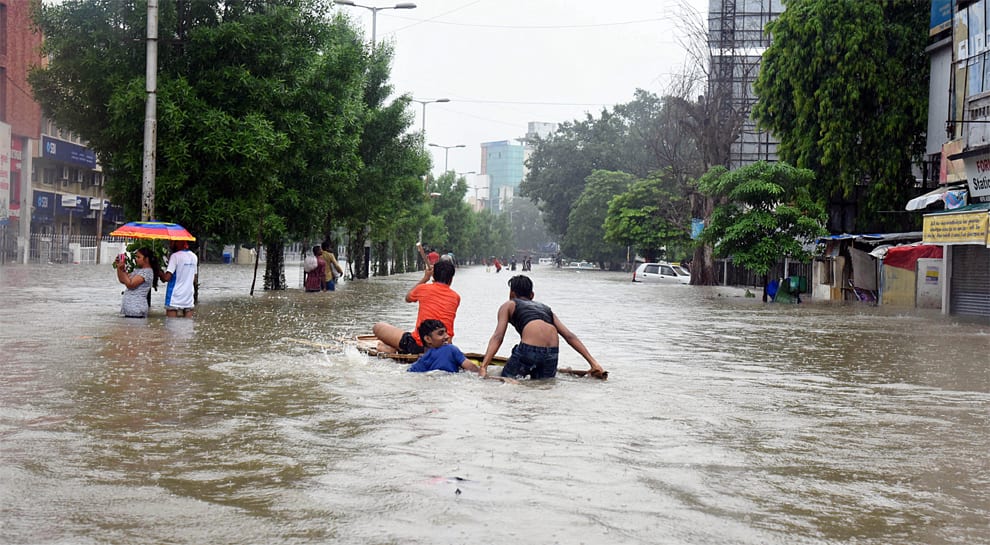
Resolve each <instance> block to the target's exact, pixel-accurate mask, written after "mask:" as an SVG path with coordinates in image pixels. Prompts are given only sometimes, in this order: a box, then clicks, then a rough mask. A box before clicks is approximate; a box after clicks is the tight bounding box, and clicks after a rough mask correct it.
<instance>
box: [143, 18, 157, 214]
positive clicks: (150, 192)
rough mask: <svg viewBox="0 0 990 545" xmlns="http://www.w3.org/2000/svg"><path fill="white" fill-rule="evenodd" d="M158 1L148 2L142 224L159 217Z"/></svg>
mask: <svg viewBox="0 0 990 545" xmlns="http://www.w3.org/2000/svg"><path fill="white" fill-rule="evenodd" d="M157 89H158V0H148V41H147V48H146V62H145V93H147V100H146V101H145V105H144V160H143V162H142V168H141V221H150V220H152V219H154V217H155V150H156V148H157V145H158V121H157V117H158V114H157V108H158V99H157V95H156V93H157Z"/></svg>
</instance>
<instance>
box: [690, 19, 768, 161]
mask: <svg viewBox="0 0 990 545" xmlns="http://www.w3.org/2000/svg"><path fill="white" fill-rule="evenodd" d="M783 12H784V5H783V1H782V0H711V2H709V4H708V47H709V51H710V52H711V55H712V57H711V66H710V68H709V70H710V73H709V78H708V85H709V94H710V95H713V96H715V95H717V96H719V97H720V99H721V100H722V102H723V103H724V104H725V105H726V107H727V111H726V112H724V115H728V116H733V117H738V116H740V115H742V116H744V117H745V121H744V122H743V125H742V128H741V130H740V133H739V137H738V138H737V139H736V140H735V141H734V142H733V143H732V146H731V147H730V150H729V158H728V164H727V165H726V167H727V168H729V169H735V168H739V167H741V166H746V165H749V164H752V163H755V162H757V161H776V160H777V141H776V140H775V139H774V138H773V136H772V135H771V134H770V133H769V132H767V131H764V130H761V129H760V128H759V127H757V126H756V122H755V121H753V120H752V119H751V118H750V116H749V112H751V111H752V110H753V106H754V105H755V104H756V99H757V97H756V95H755V94H754V93H753V82H755V81H756V77H757V76H758V75H759V72H760V59H762V57H763V53H764V51H766V49H767V47H769V46H770V37H769V36H768V35H767V33H766V32H765V30H764V29H765V27H766V25H767V23H769V22H770V21H772V20H774V19H776V18H777V17H779V16H780V14H781V13H783Z"/></svg>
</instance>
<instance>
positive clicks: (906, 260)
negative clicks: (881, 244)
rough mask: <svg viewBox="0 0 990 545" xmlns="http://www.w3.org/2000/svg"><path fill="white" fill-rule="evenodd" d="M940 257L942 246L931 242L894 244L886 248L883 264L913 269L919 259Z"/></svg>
mask: <svg viewBox="0 0 990 545" xmlns="http://www.w3.org/2000/svg"><path fill="white" fill-rule="evenodd" d="M925 258H935V259H941V258H942V247H941V246H936V245H933V244H906V245H904V246H894V247H893V248H889V249H888V250H887V255H886V256H884V259H883V264H884V265H889V266H891V267H897V268H898V269H906V270H909V271H913V270H914V269H915V267H916V266H917V264H918V260H919V259H925Z"/></svg>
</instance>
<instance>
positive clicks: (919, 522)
mask: <svg viewBox="0 0 990 545" xmlns="http://www.w3.org/2000/svg"><path fill="white" fill-rule="evenodd" d="M250 274H251V270H250V268H239V267H237V266H229V265H228V266H219V265H212V266H211V265H207V266H205V267H204V269H203V271H202V273H201V275H200V276H201V278H202V282H203V286H202V289H201V292H200V293H201V299H202V300H201V304H200V305H199V308H198V309H197V316H196V317H195V318H194V319H192V320H185V319H168V320H166V319H165V317H164V311H163V309H162V292H157V293H155V294H154V295H153V302H154V305H155V307H154V309H155V311H154V312H153V314H152V316H151V317H150V318H149V319H147V320H133V319H124V318H120V317H118V316H117V315H116V313H117V311H118V310H119V306H120V300H119V297H120V287H119V284H117V283H116V282H115V281H114V278H113V276H112V272H111V271H110V270H109V267H105V266H102V267H100V266H75V267H70V266H7V267H0V307H2V308H3V309H4V311H5V312H4V313H3V314H2V315H0V343H2V344H0V361H2V362H3V365H2V367H0V369H2V371H3V372H2V373H0V483H2V484H3V486H0V499H2V501H0V542H2V543H128V544H132V543H148V544H152V543H189V544H199V543H245V544H247V543H326V542H330V541H333V542H338V543H424V544H427V543H429V544H434V543H464V542H472V543H504V542H506V541H513V542H518V543H687V544H703V543H704V544H707V543H744V544H750V543H753V544H755V543H782V544H783V543H787V544H792V543H810V544H830V543H839V542H842V543H846V542H856V543H870V544H877V545H879V544H888V543H917V544H941V543H990V532H988V526H987V520H988V519H990V480H988V477H987V468H988V465H990V455H988V453H990V433H988V432H990V355H988V354H990V327H988V326H987V325H986V324H985V323H984V324H980V323H973V322H963V321H958V320H955V319H952V318H947V317H943V316H941V315H938V314H935V313H914V312H906V311H898V310H889V309H884V308H874V307H865V306H858V305H852V306H838V305H836V306H832V305H815V304H811V305H800V306H797V305H794V306H767V305H764V304H762V303H759V302H757V301H755V300H752V299H745V298H741V297H737V296H735V295H737V293H738V292H734V291H726V290H721V289H713V288H695V287H690V286H649V285H641V284H633V283H631V282H629V281H628V277H627V276H626V275H622V274H613V273H603V272H589V271H567V270H555V269H551V268H542V267H537V268H536V269H535V270H534V271H532V273H531V276H532V277H533V279H534V283H535V292H536V297H537V299H539V300H543V301H545V302H547V303H548V304H550V305H551V307H552V308H553V309H554V311H555V312H556V313H557V315H558V316H559V317H560V318H561V319H562V320H563V321H564V323H566V324H567V325H568V326H569V327H570V328H571V329H573V330H574V331H575V332H576V333H578V335H580V336H581V337H582V339H583V340H584V342H585V344H587V345H588V347H589V349H590V350H591V351H592V353H593V354H595V355H596V357H597V358H598V359H599V361H601V362H602V363H603V365H604V366H605V367H606V368H607V369H609V370H610V371H611V373H612V374H611V377H610V380H609V381H608V382H604V383H602V382H598V381H593V380H588V379H579V378H575V377H561V378H558V379H556V380H554V381H549V382H544V383H529V384H522V385H519V386H511V385H503V384H499V383H494V382H491V381H481V380H478V379H477V378H476V377H473V376H471V375H467V374H460V375H411V374H408V373H405V368H404V366H402V365H399V364H395V363H391V362H387V361H382V360H372V359H369V358H367V357H366V356H364V355H362V354H359V353H357V351H356V350H355V349H354V348H353V345H352V344H351V343H349V342H348V341H349V339H351V338H353V336H354V335H356V334H358V333H364V332H367V331H368V330H370V326H371V324H372V323H373V322H375V321H377V320H387V321H390V322H393V323H398V324H406V325H407V326H411V325H412V322H413V320H414V319H415V312H416V308H415V305H407V304H405V303H404V302H403V296H404V294H405V292H406V290H408V289H409V287H410V286H411V285H412V284H413V283H414V282H415V280H416V278H417V276H418V275H404V276H401V277H393V278H383V279H374V280H372V281H363V282H347V283H344V285H343V286H342V287H341V289H340V291H338V292H336V293H332V294H307V293H303V292H302V291H301V290H289V291H284V292H279V293H271V294H269V293H259V294H256V295H255V296H254V297H251V296H249V295H248V290H249V287H250ZM509 274H511V273H508V271H503V272H502V273H501V274H495V273H485V272H484V269H483V268H462V269H460V270H458V273H457V276H456V277H455V279H454V288H455V289H456V290H457V291H459V292H460V293H461V295H462V298H463V299H462V300H463V302H462V306H461V310H460V312H459V314H458V321H457V328H456V329H457V332H458V335H457V338H456V339H455V342H456V343H457V344H458V345H459V346H460V347H461V348H463V349H465V350H469V351H482V349H483V348H484V346H485V344H486V343H487V340H488V336H489V335H490V334H491V330H492V328H493V327H494V324H495V310H496V308H497V307H498V305H499V304H500V303H501V302H502V300H503V299H504V298H505V297H506V296H507V294H508V288H507V287H506V284H505V283H506V281H507V280H508V278H509ZM290 276H291V275H290ZM516 338H517V337H516V336H515V334H514V333H513V332H510V333H509V334H508V335H507V342H506V343H505V345H504V346H503V352H504V353H507V352H508V350H509V348H511V345H512V343H513V342H515V340H516ZM561 365H564V366H567V365H569V366H572V367H575V368H584V367H586V364H585V363H584V362H583V360H581V358H580V356H578V355H577V354H576V353H574V352H573V351H572V350H570V349H569V348H566V347H565V348H563V349H562V351H561Z"/></svg>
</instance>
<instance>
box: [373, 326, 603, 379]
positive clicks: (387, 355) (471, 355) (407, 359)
mask: <svg viewBox="0 0 990 545" xmlns="http://www.w3.org/2000/svg"><path fill="white" fill-rule="evenodd" d="M356 341H357V349H358V351H360V352H364V353H365V354H368V355H369V356H374V357H377V358H382V359H389V360H392V361H394V362H396V363H413V362H414V361H416V360H418V359H419V356H420V355H419V354H396V353H395V352H383V351H381V350H378V337H376V336H374V335H358V336H357V338H356ZM464 356H466V357H467V359H469V360H471V361H473V362H474V363H475V364H476V365H481V361H482V360H483V359H485V355H484V354H479V353H478V352H464ZM507 361H509V359H508V358H506V357H504V356H495V357H494V358H492V362H491V364H490V365H505V362H507ZM557 373H560V374H564V375H573V376H576V377H584V376H591V377H592V378H597V379H601V380H607V379H608V371H604V372H603V373H602V374H601V376H595V375H591V374H590V373H591V371H590V370H588V369H571V368H570V367H560V368H558V369H557Z"/></svg>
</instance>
